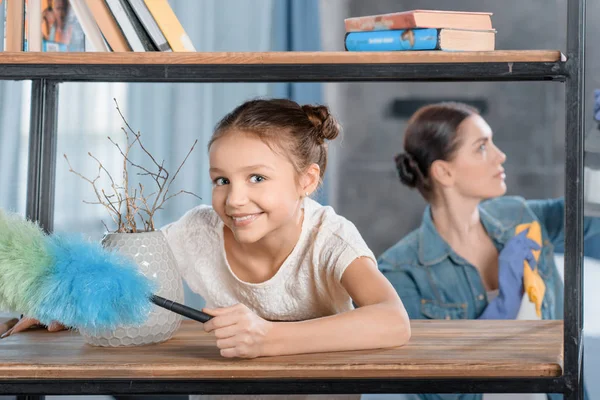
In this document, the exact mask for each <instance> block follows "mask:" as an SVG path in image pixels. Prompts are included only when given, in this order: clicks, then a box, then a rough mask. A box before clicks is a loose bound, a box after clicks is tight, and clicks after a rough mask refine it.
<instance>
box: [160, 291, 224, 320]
mask: <svg viewBox="0 0 600 400" xmlns="http://www.w3.org/2000/svg"><path fill="white" fill-rule="evenodd" d="M150 301H152V302H153V303H154V304H156V305H157V306H159V307H162V308H165V309H167V310H169V311H173V312H174V313H177V314H179V315H183V316H184V317H188V318H191V319H193V320H196V321H198V322H202V323H204V322H207V321H208V320H209V319H211V318H212V315H208V314H207V313H205V312H202V311H199V310H196V309H195V308H192V307H188V306H184V305H183V304H179V303H176V302H174V301H172V300H167V299H165V298H164V297H160V296H157V295H155V294H153V295H152V296H150Z"/></svg>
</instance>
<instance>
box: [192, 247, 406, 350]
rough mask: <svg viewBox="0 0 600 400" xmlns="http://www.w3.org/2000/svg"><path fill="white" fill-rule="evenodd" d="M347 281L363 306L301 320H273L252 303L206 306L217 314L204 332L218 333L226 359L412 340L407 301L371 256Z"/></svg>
mask: <svg viewBox="0 0 600 400" xmlns="http://www.w3.org/2000/svg"><path fill="white" fill-rule="evenodd" d="M342 285H343V286H344V288H346V290H347V291H348V294H349V295H350V296H351V297H352V299H353V300H354V302H355V303H356V304H357V306H358V307H359V308H357V309H355V310H351V311H348V312H344V313H341V314H337V315H332V316H328V317H323V318H316V319H312V320H308V321H300V322H269V321H265V320H263V319H262V318H260V317H258V316H256V314H254V313H252V312H251V311H250V310H249V309H248V308H247V307H245V306H241V305H236V306H233V307H228V308H222V309H213V310H210V309H205V311H206V312H208V313H209V314H212V315H216V317H215V318H213V319H212V320H210V321H209V322H207V323H206V324H205V325H204V326H205V330H207V331H209V332H212V331H214V332H215V335H216V336H217V346H218V347H219V348H220V349H221V354H222V355H223V356H225V357H258V356H274V355H285V354H302V353H318V352H326V351H343V350H360V349H373V348H385V347H396V346H402V345H404V344H406V342H407V341H408V340H409V338H410V323H409V320H408V315H407V313H406V310H405V309H404V306H403V305H402V301H401V300H400V298H399V297H398V295H397V294H396V291H395V290H394V288H393V287H392V285H391V284H390V283H389V282H388V280H387V279H386V278H385V277H384V276H383V275H382V274H381V272H379V271H378V270H377V267H376V265H375V263H374V262H373V261H372V260H371V259H369V258H358V259H356V260H354V261H353V262H352V263H351V264H350V265H349V266H348V268H346V270H345V272H344V274H343V276H342Z"/></svg>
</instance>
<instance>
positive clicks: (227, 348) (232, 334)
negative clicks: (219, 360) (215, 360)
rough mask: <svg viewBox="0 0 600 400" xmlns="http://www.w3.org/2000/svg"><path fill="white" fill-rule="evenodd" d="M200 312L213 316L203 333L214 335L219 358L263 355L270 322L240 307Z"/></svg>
mask: <svg viewBox="0 0 600 400" xmlns="http://www.w3.org/2000/svg"><path fill="white" fill-rule="evenodd" d="M202 311H204V312H206V313H208V314H210V315H212V316H214V318H212V319H211V320H210V321H208V322H206V323H205V324H204V330H205V331H206V332H214V334H215V336H216V337H217V347H218V348H219V349H221V355H222V356H223V357H241V358H255V357H259V356H261V355H264V348H265V345H266V342H267V337H268V334H269V332H270V331H271V329H272V328H273V325H274V323H273V322H269V321H266V320H264V319H262V318H261V317H259V316H258V315H256V314H255V313H253V312H252V311H251V310H250V309H249V308H248V307H246V306H245V305H243V304H236V305H234V306H231V307H224V308H212V309H211V308H204V309H203V310H202Z"/></svg>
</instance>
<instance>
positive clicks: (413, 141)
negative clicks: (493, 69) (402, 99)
mask: <svg viewBox="0 0 600 400" xmlns="http://www.w3.org/2000/svg"><path fill="white" fill-rule="evenodd" d="M478 114H479V111H478V110H477V109H475V108H473V107H471V106H468V105H466V104H463V103H454V102H445V103H438V104H431V105H428V106H424V107H421V108H420V109H418V110H417V111H416V112H415V113H414V114H413V116H412V117H411V118H410V120H409V121H408V126H407V127H406V130H405V133H404V153H401V154H398V155H396V157H395V161H396V168H397V170H398V175H399V176H400V181H401V182H402V183H404V184H405V185H407V186H408V187H411V188H417V189H418V190H419V192H421V195H423V197H424V198H425V199H426V200H431V194H432V190H433V187H432V184H431V179H430V177H429V169H430V168H431V164H433V162H434V161H436V160H445V161H450V160H451V159H452V157H453V156H454V153H455V152H456V150H457V148H458V147H459V145H460V140H459V135H458V128H459V126H460V124H461V123H462V122H463V121H464V120H465V119H467V118H468V117H470V116H471V115H478Z"/></svg>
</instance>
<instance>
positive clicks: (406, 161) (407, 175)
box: [394, 153, 420, 188]
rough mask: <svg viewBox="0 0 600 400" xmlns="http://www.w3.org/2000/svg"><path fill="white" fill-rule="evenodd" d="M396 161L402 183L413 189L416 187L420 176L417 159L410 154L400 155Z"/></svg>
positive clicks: (396, 157)
mask: <svg viewBox="0 0 600 400" xmlns="http://www.w3.org/2000/svg"><path fill="white" fill-rule="evenodd" d="M394 160H395V161H396V169H397V170H398V176H399V177H400V182H402V183H404V184H405V185H406V186H408V187H411V188H414V187H416V186H417V183H418V180H419V176H420V174H419V169H418V168H419V166H418V165H417V162H416V161H415V159H414V158H413V157H412V156H411V155H410V154H408V153H400V154H397V155H396V156H395V157H394Z"/></svg>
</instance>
